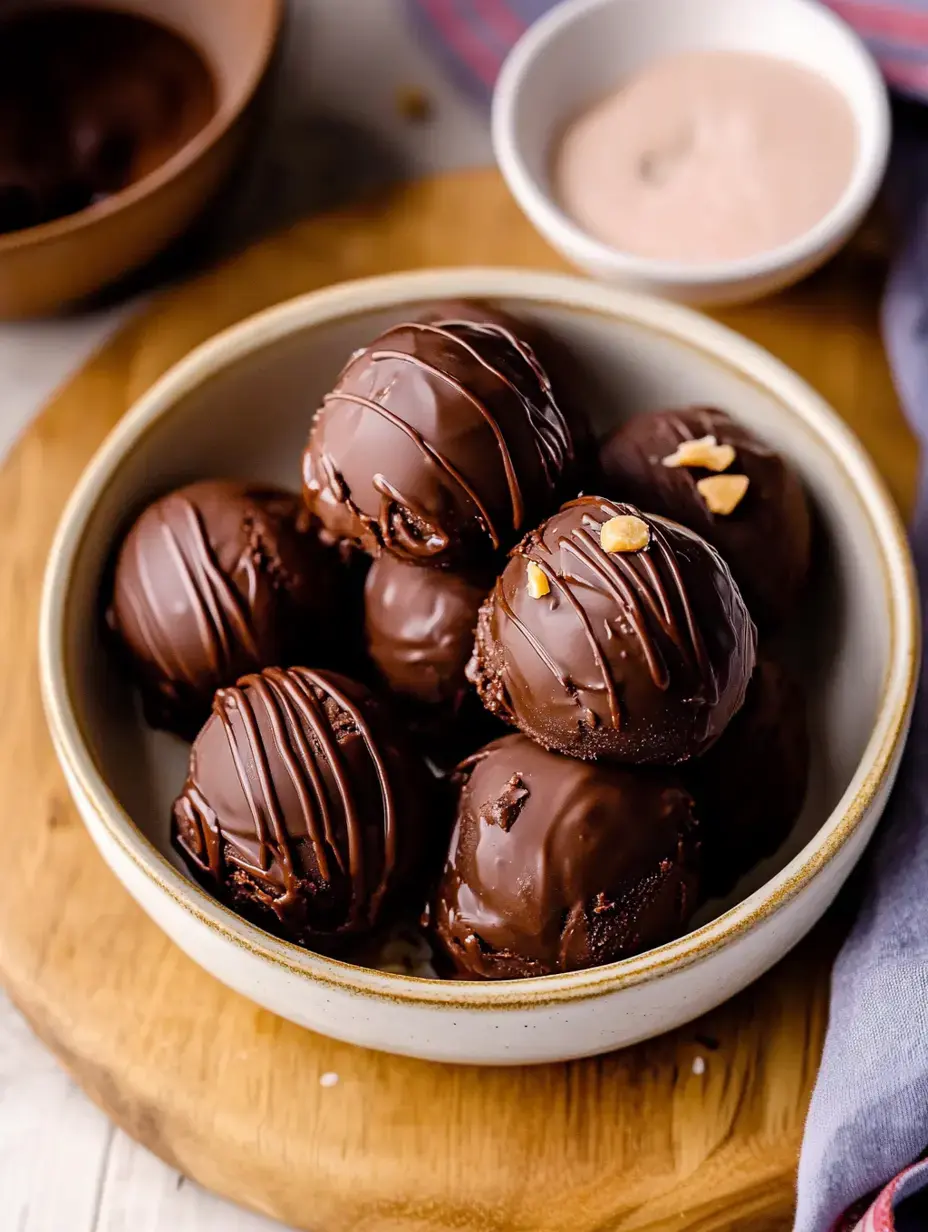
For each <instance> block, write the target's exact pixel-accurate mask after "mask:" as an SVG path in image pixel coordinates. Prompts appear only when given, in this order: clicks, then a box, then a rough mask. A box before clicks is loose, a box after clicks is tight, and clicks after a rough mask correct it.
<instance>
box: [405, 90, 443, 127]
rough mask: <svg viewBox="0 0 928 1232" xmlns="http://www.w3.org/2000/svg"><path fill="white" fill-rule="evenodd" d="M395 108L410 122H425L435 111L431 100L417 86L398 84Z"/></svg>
mask: <svg viewBox="0 0 928 1232" xmlns="http://www.w3.org/2000/svg"><path fill="white" fill-rule="evenodd" d="M396 109H397V111H398V112H399V113H400V115H401V116H402V117H403V119H404V120H408V121H409V122H410V124H426V123H427V122H428V121H429V120H431V118H432V116H433V115H434V113H435V107H434V104H433V103H432V100H431V99H430V98H429V96H428V95H427V94H426V92H425V91H424V90H423V89H421V87H419V86H400V87H399V89H398V90H397V92H396Z"/></svg>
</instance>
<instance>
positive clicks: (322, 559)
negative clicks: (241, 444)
mask: <svg viewBox="0 0 928 1232" xmlns="http://www.w3.org/2000/svg"><path fill="white" fill-rule="evenodd" d="M336 570H337V567H336V565H335V564H334V562H333V560H332V559H331V557H330V554H329V552H328V551H327V549H326V548H324V547H323V546H322V544H321V543H320V542H319V539H318V536H317V534H316V533H315V531H314V529H313V528H312V527H311V526H310V524H309V518H308V517H307V515H306V513H305V510H303V508H302V506H301V503H300V501H299V500H298V498H297V497H295V496H292V495H290V494H289V493H287V492H282V491H279V490H278V489H275V488H268V487H264V486H261V485H259V484H249V483H242V482H239V481H237V480H205V481H203V482H201V483H194V484H190V485H189V486H188V487H184V488H179V489H178V490H177V491H175V492H170V493H168V495H167V496H162V497H161V498H160V499H159V500H156V501H155V502H154V503H153V504H151V505H149V506H148V508H147V509H145V510H144V512H143V513H142V514H141V516H140V517H139V518H138V519H137V521H136V522H135V523H134V525H133V526H132V527H131V529H130V530H129V533H128V534H127V535H126V537H125V539H124V540H123V542H122V545H121V546H120V548H119V552H118V555H117V557H116V564H115V571H114V574H113V588H112V596H111V602H110V606H109V610H108V613H107V620H108V623H109V624H110V627H111V628H112V629H113V630H114V632H115V633H116V634H117V635H118V638H119V640H120V642H121V644H122V646H123V648H124V649H125V651H126V652H127V654H128V657H129V660H130V662H131V664H132V665H133V667H134V668H135V670H136V672H137V674H138V677H139V682H140V684H141V686H142V691H143V697H144V700H145V708H146V714H147V716H148V719H149V721H150V722H151V723H152V724H153V725H154V726H156V727H165V728H167V729H169V730H172V731H176V732H178V733H179V734H181V735H184V736H187V737H188V738H190V739H192V738H193V735H194V734H195V733H196V731H197V730H198V729H199V727H200V726H201V724H202V723H203V722H204V721H205V719H206V717H207V716H208V714H209V708H210V703H211V701H212V697H213V693H214V692H215V691H216V689H218V688H220V687H221V686H223V685H231V684H234V683H235V681H236V680H237V679H238V677H239V676H241V675H244V674H245V673H246V672H249V671H257V670H259V669H260V668H262V667H265V666H266V665H267V664H272V663H283V664H285V665H286V664H288V663H291V662H293V661H295V660H296V661H298V660H299V659H300V658H302V657H303V651H304V650H309V651H311V653H312V655H313V659H314V661H316V662H326V661H328V660H330V658H331V656H332V654H333V651H334V643H335V640H336V636H337V635H336V634H334V633H333V630H334V629H337V628H338V626H339V617H338V611H337V603H336V598H337V593H338V575H337V571H336Z"/></svg>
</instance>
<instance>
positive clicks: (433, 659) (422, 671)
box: [364, 556, 492, 712]
mask: <svg viewBox="0 0 928 1232" xmlns="http://www.w3.org/2000/svg"><path fill="white" fill-rule="evenodd" d="M491 585H492V578H483V579H481V580H477V579H475V578H472V577H470V576H468V575H465V574H462V573H455V572H453V571H452V570H450V569H422V568H420V567H418V566H416V565H410V564H407V562H406V561H403V560H398V559H397V558H396V557H395V556H381V557H380V559H379V560H376V561H375V562H374V564H373V565H372V566H371V568H370V571H369V572H368V575H367V581H366V583H365V587H364V618H365V619H364V627H365V640H366V642H367V650H368V654H369V655H370V657H371V659H372V661H373V663H374V666H375V667H376V668H377V670H378V672H379V673H380V675H381V677H382V678H383V680H384V681H385V682H386V684H387V685H388V687H389V688H390V689H391V690H392V691H393V692H394V693H397V694H399V695H400V696H402V697H405V698H408V699H410V700H412V701H414V702H418V703H422V704H424V705H427V706H442V707H447V708H448V709H449V710H451V711H452V712H454V711H456V710H458V709H459V708H460V705H461V702H462V700H463V698H464V696H465V694H467V693H470V692H471V691H472V690H471V686H470V685H469V683H468V681H467V679H466V677H465V675H464V670H465V668H466V667H467V663H468V660H469V659H470V656H471V651H472V650H473V646H474V631H475V629H476V628H477V613H478V612H479V610H480V604H481V603H482V602H483V600H484V599H485V598H486V596H487V594H488V592H489V590H490V587H491Z"/></svg>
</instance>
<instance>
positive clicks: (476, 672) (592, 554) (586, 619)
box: [468, 496, 756, 765]
mask: <svg viewBox="0 0 928 1232" xmlns="http://www.w3.org/2000/svg"><path fill="white" fill-rule="evenodd" d="M755 644H756V631H755V629H754V625H753V623H752V621H751V618H750V616H749V615H748V611H747V608H746V607H745V605H744V601H743V600H742V598H741V595H740V592H739V591H738V587H737V586H736V585H735V582H734V581H733V579H732V576H731V573H730V572H729V570H728V567H727V565H726V564H725V562H724V561H723V560H722V558H721V557H720V556H719V554H718V553H717V552H716V551H715V549H714V548H712V547H710V546H709V544H708V543H706V542H705V540H703V539H700V537H699V536H698V535H695V534H693V532H692V531H689V530H686V529H685V528H684V527H682V526H678V525H677V524H676V523H675V522H669V521H667V520H666V519H665V518H659V517H655V516H654V515H652V514H647V513H642V512H641V511H640V510H639V509H636V508H635V507H634V506H632V505H622V504H618V503H616V502H614V501H610V500H606V499H604V498H602V497H598V496H587V497H581V498H580V499H579V500H575V501H570V502H569V503H568V504H566V505H564V507H563V508H562V509H561V510H560V511H559V512H558V513H556V514H555V515H554V516H553V517H551V518H549V519H548V521H547V522H545V523H543V524H542V525H541V526H540V527H539V528H538V530H536V531H533V532H532V533H531V534H530V535H528V536H527V537H526V538H525V539H524V540H523V541H522V543H520V544H519V546H518V547H517V548H516V549H515V550H514V551H513V553H512V555H511V558H510V560H509V562H508V564H507V565H506V568H505V569H504V570H503V572H502V574H501V575H500V577H499V579H498V581H497V583H496V586H495V587H494V589H493V591H492V592H491V594H490V596H489V598H488V599H487V600H486V602H485V603H484V605H483V607H482V609H481V613H480V619H479V622H478V626H477V639H476V645H475V648H474V658H473V660H472V661H471V663H470V665H469V666H468V674H469V676H470V678H471V680H472V681H473V682H474V683H475V684H476V686H477V690H478V692H479V694H480V696H481V698H482V700H483V702H484V705H485V706H486V707H487V708H488V709H489V710H490V711H491V712H492V713H494V714H498V715H500V716H501V717H503V718H505V719H506V720H507V721H508V722H509V723H511V724H512V725H513V726H515V727H518V728H519V730H520V731H523V732H525V733H526V735H528V736H531V737H532V739H533V740H537V741H538V743H539V744H541V745H544V747H545V748H548V749H554V750H557V751H559V752H561V753H568V754H570V755H571V756H573V757H581V758H593V759H595V758H606V759H609V760H613V761H621V762H639V763H646V762H656V763H663V764H667V765H669V764H673V763H675V762H682V761H685V760H686V759H687V758H690V757H694V756H696V755H697V754H699V753H702V752H704V751H705V750H706V749H708V748H709V746H710V745H711V744H712V743H713V742H714V741H715V740H716V739H717V738H718V737H719V736H720V735H721V734H722V732H723V731H724V730H725V727H726V726H727V724H728V722H729V721H730V719H731V718H732V716H733V715H734V714H735V713H736V711H737V710H738V708H739V707H740V706H741V703H742V702H743V700H744V694H745V690H746V688H747V684H748V681H749V679H750V677H751V673H752V671H753V670H754V655H755Z"/></svg>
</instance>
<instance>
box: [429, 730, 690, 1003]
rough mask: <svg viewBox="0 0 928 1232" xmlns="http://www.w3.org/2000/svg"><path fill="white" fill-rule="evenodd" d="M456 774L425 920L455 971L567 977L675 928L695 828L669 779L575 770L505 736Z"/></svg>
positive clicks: (616, 770) (605, 768)
mask: <svg viewBox="0 0 928 1232" xmlns="http://www.w3.org/2000/svg"><path fill="white" fill-rule="evenodd" d="M460 776H461V778H462V780H463V781H462V785H461V789H460V798H459V802H458V813H457V823H456V826H455V830H454V834H453V836H452V839H451V846H450V850H449V852H448V858H447V861H446V863H445V870H444V873H443V875H442V879H441V882H440V884H439V888H438V892H437V894H436V897H435V902H434V905H433V907H432V910H431V922H432V924H433V926H434V930H435V933H436V935H437V936H438V938H439V940H440V942H441V944H442V946H443V947H444V949H445V950H446V951H447V952H448V954H449V955H450V957H451V959H452V961H453V962H454V964H455V966H456V967H457V969H458V970H459V971H460V972H461V973H462V974H464V975H467V976H470V977H475V976H476V977H484V978H489V979H518V978H520V977H522V976H530V975H550V974H552V973H553V972H558V971H575V970H577V969H578V968H581V967H593V966H596V965H598V964H600V963H608V962H616V961H617V960H619V959H621V958H628V957H629V956H630V955H632V954H637V953H639V952H640V951H642V950H646V949H649V948H651V947H652V946H655V945H660V944H662V943H663V942H665V941H669V940H671V939H672V938H674V937H677V936H679V935H680V933H681V932H682V931H683V930H684V928H685V925H686V922H687V920H688V919H689V917H690V915H691V914H692V912H693V910H694V908H695V907H696V905H697V901H698V841H697V830H698V828H697V825H696V823H695V821H694V816H693V802H692V799H691V797H690V795H689V793H688V792H687V791H686V790H685V789H684V787H683V786H682V785H681V784H680V782H679V781H678V779H677V777H676V776H675V774H674V773H673V772H672V771H669V770H662V771H657V770H640V769H639V770H630V769H625V768H623V767H620V766H609V765H596V764H592V763H590V762H582V761H577V760H575V759H574V758H570V757H561V756H559V755H558V754H556V753H548V752H546V751H545V750H544V749H542V748H539V746H538V745H537V744H534V743H533V742H532V741H531V740H529V739H527V738H526V737H525V736H520V735H510V736H505V737H503V739H502V740H497V741H496V742H495V743H493V744H491V745H489V746H488V747H487V748H485V749H483V750H481V752H479V753H477V754H475V755H474V757H473V758H471V759H470V760H469V761H468V762H466V763H464V765H463V766H462V767H461V771H460Z"/></svg>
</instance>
